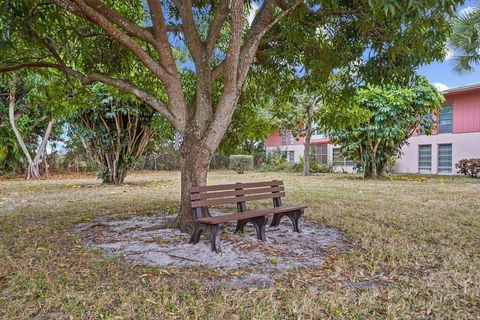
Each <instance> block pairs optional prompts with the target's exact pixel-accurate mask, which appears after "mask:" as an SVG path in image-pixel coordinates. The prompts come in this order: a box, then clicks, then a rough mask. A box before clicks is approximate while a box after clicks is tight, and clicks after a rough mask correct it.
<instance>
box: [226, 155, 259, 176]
mask: <svg viewBox="0 0 480 320" xmlns="http://www.w3.org/2000/svg"><path fill="white" fill-rule="evenodd" d="M252 168H253V156H251V155H231V156H230V169H231V170H234V171H236V172H237V173H239V174H242V173H244V172H245V171H247V170H251V169H252Z"/></svg>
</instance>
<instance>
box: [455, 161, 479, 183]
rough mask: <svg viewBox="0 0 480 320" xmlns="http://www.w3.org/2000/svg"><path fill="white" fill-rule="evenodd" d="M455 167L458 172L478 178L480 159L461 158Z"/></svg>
mask: <svg viewBox="0 0 480 320" xmlns="http://www.w3.org/2000/svg"><path fill="white" fill-rule="evenodd" d="M455 167H457V169H458V171H457V172H458V173H461V174H464V175H467V176H470V177H474V178H478V177H479V175H480V159H463V160H460V161H459V162H458V163H457V164H456V165H455Z"/></svg>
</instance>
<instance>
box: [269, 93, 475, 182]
mask: <svg viewBox="0 0 480 320" xmlns="http://www.w3.org/2000/svg"><path fill="white" fill-rule="evenodd" d="M443 94H444V96H445V99H446V102H445V105H444V106H443V108H442V109H441V111H440V113H439V114H438V115H437V117H436V118H437V119H435V120H436V121H437V128H436V130H435V131H434V133H433V134H432V135H430V136H427V135H422V134H418V135H415V136H412V137H411V138H409V139H408V145H406V146H404V148H403V149H402V156H401V157H400V159H398V160H397V163H396V165H395V168H394V170H395V171H396V172H403V173H433V174H455V173H456V169H455V164H456V163H458V161H460V160H461V159H470V158H480V84H475V85H470V86H465V87H459V88H455V89H449V90H446V91H443ZM303 142H304V141H303V138H301V139H299V140H296V139H294V138H293V137H292V136H291V134H290V133H289V132H288V131H287V132H285V133H284V134H280V133H278V132H274V133H272V135H271V136H270V137H269V138H268V139H267V141H266V147H267V151H272V150H274V149H276V148H279V149H280V150H281V151H282V152H284V153H285V155H286V156H287V159H288V161H291V162H296V161H298V160H299V159H300V157H301V156H303V149H304V147H303ZM311 144H312V154H313V156H314V157H315V159H316V161H317V162H319V163H325V164H329V165H332V167H333V169H334V170H335V171H346V172H352V171H353V165H354V164H353V163H352V162H351V161H348V160H347V159H344V158H342V157H341V156H340V147H338V146H335V145H332V144H330V141H329V140H328V138H327V137H325V136H324V135H314V136H313V137H312V142H311Z"/></svg>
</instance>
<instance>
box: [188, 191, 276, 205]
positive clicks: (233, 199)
mask: <svg viewBox="0 0 480 320" xmlns="http://www.w3.org/2000/svg"><path fill="white" fill-rule="evenodd" d="M278 197H285V192H278V193H266V194H256V195H247V196H243V197H230V198H219V199H211V200H197V201H192V208H198V207H208V206H214V205H219V204H227V203H237V202H243V201H252V200H263V199H272V198H278Z"/></svg>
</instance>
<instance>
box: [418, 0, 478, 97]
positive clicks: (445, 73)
mask: <svg viewBox="0 0 480 320" xmlns="http://www.w3.org/2000/svg"><path fill="white" fill-rule="evenodd" d="M475 3H476V0H467V1H465V4H464V5H462V6H460V8H459V9H458V13H460V12H461V11H462V10H469V8H471V7H473V6H474V5H475ZM451 58H452V57H451V54H447V56H446V58H445V61H443V62H436V63H432V64H430V65H427V66H423V67H421V68H419V69H418V74H421V75H423V76H425V77H426V78H427V79H428V81H430V83H432V84H434V85H435V86H436V87H437V89H439V90H445V89H449V88H457V87H461V86H465V85H469V84H474V83H480V68H477V70H476V72H474V73H471V74H468V75H458V74H456V73H455V72H453V62H452V59H451Z"/></svg>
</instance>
